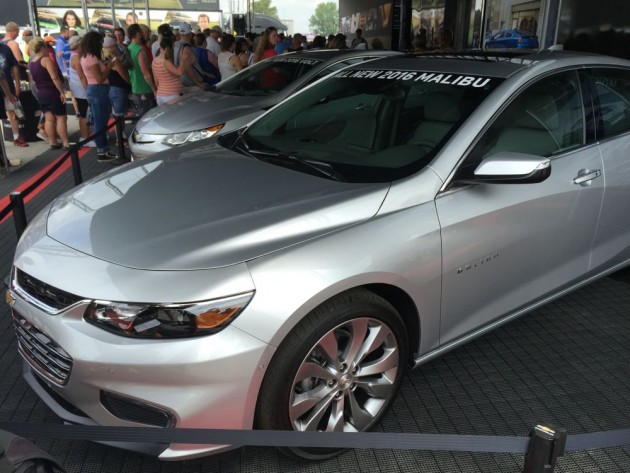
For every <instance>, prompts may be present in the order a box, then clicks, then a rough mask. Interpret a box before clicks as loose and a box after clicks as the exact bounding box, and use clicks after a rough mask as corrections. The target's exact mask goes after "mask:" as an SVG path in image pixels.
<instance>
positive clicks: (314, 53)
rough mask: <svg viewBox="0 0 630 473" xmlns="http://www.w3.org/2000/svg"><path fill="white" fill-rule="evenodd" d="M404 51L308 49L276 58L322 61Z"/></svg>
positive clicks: (385, 54) (400, 54)
mask: <svg viewBox="0 0 630 473" xmlns="http://www.w3.org/2000/svg"><path fill="white" fill-rule="evenodd" d="M402 55H403V53H401V52H398V51H385V50H376V49H307V50H304V51H295V52H291V53H283V54H280V55H278V56H274V58H282V57H303V58H309V59H319V60H321V61H329V60H334V59H339V58H341V57H343V56H355V57H356V56H386V57H387V56H402Z"/></svg>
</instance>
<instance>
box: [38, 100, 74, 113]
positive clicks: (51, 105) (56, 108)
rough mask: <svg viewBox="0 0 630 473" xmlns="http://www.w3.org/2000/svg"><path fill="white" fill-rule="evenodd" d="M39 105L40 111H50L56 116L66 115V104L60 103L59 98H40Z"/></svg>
mask: <svg viewBox="0 0 630 473" xmlns="http://www.w3.org/2000/svg"><path fill="white" fill-rule="evenodd" d="M39 106H40V107H41V108H42V113H46V112H50V113H52V114H53V115H56V116H63V115H66V114H67V112H66V106H65V104H63V103H61V100H60V99H58V98H56V99H41V98H40V100H39Z"/></svg>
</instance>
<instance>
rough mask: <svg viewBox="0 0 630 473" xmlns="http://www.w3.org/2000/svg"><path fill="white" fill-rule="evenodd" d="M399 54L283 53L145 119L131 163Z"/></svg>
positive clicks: (133, 137) (220, 130)
mask: <svg viewBox="0 0 630 473" xmlns="http://www.w3.org/2000/svg"><path fill="white" fill-rule="evenodd" d="M399 54H402V53H398V52H394V51H375V50H370V51H357V50H353V49H340V50H337V49H322V50H318V49H315V50H311V51H300V52H295V53H287V54H282V55H279V56H275V57H273V58H270V59H267V60H265V61H261V62H259V63H257V64H254V65H253V66H249V67H247V68H246V69H244V70H243V71H241V72H240V73H238V74H235V75H234V76H232V77H230V78H228V79H226V80H224V81H222V82H220V83H219V84H217V86H216V87H215V88H214V89H213V90H212V91H209V92H199V93H196V94H191V95H184V96H182V97H181V98H179V99H177V100H175V101H173V102H172V103H168V104H165V105H161V106H159V107H156V108H154V109H153V110H150V111H149V112H148V113H146V114H145V115H144V116H143V117H142V118H141V119H140V120H139V121H138V123H137V125H136V127H135V129H134V131H133V133H132V134H131V138H130V140H129V149H130V150H131V153H132V156H133V158H134V159H143V158H147V157H149V156H152V155H153V154H155V153H158V152H160V151H165V150H169V149H172V148H173V147H175V146H181V145H183V144H186V143H192V142H195V141H201V140H206V139H208V138H211V137H213V136H215V135H217V136H218V135H220V134H223V133H227V132H229V131H232V130H235V129H237V128H240V127H242V126H243V125H246V124H247V123H249V122H251V121H252V120H254V119H255V118H257V117H259V116H260V115H262V114H263V113H264V112H265V110H268V109H269V108H271V107H272V106H274V105H276V104H277V103H279V102H281V101H282V100H284V99H285V98H287V97H288V96H290V95H291V94H293V93H295V92H296V91H298V90H300V89H302V88H304V87H306V86H307V85H308V84H311V83H313V82H315V81H317V80H318V79H321V78H322V77H325V76H327V75H328V74H331V73H332V72H335V71H338V70H340V69H343V68H344V67H347V66H349V65H352V64H356V63H360V62H363V61H369V60H372V59H375V58H377V57H383V56H393V55H399Z"/></svg>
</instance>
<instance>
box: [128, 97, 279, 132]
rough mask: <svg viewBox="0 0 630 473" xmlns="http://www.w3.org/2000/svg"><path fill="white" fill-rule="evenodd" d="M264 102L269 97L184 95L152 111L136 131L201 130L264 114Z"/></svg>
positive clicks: (144, 117)
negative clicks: (240, 118) (260, 113)
mask: <svg viewBox="0 0 630 473" xmlns="http://www.w3.org/2000/svg"><path fill="white" fill-rule="evenodd" d="M265 99H268V97H265V98H260V97H242V96H239V95H226V94H217V93H214V92H201V93H198V94H193V95H185V96H183V97H182V98H181V99H179V100H177V101H176V102H173V103H169V104H165V105H160V106H159V107H156V108H153V109H151V110H149V112H147V113H146V114H145V115H144V116H143V117H142V118H141V119H140V120H139V121H138V123H137V125H136V132H137V133H141V134H142V133H144V134H154V135H166V134H170V133H180V132H185V131H194V130H201V129H203V128H207V127H210V126H214V125H219V124H221V123H225V122H226V121H227V120H232V119H234V118H238V117H240V116H243V115H248V114H251V113H253V112H256V111H261V110H262V109H263V108H264V107H266V106H267V100H265Z"/></svg>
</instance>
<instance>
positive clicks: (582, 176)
mask: <svg viewBox="0 0 630 473" xmlns="http://www.w3.org/2000/svg"><path fill="white" fill-rule="evenodd" d="M601 175H602V172H601V171H600V170H599V169H595V170H594V171H590V170H589V169H580V170H579V171H578V175H577V177H575V178H574V179H573V184H580V185H590V183H591V181H592V180H593V179H597V178H598V177H599V176H601Z"/></svg>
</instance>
